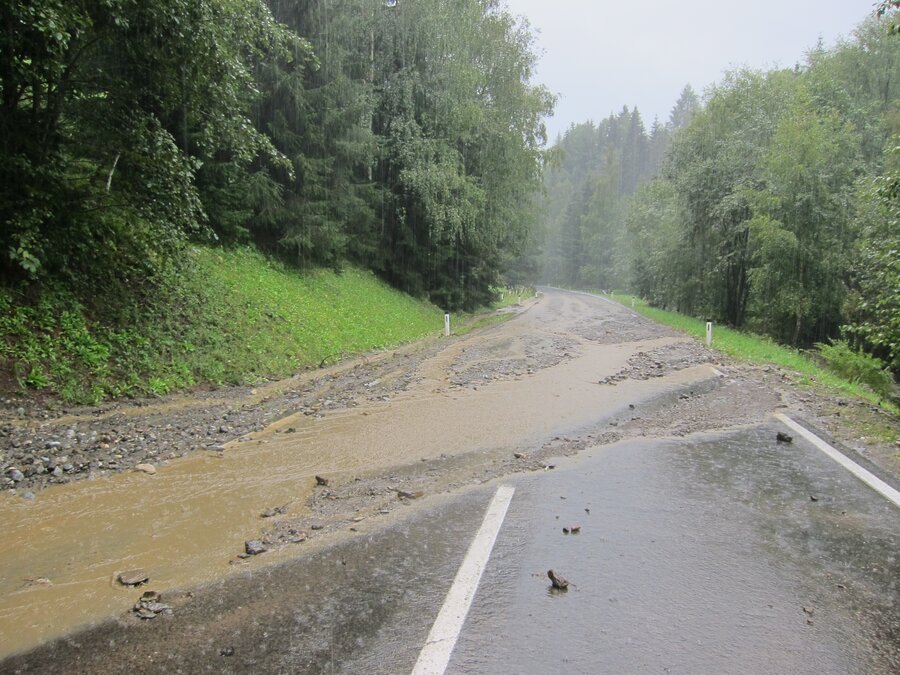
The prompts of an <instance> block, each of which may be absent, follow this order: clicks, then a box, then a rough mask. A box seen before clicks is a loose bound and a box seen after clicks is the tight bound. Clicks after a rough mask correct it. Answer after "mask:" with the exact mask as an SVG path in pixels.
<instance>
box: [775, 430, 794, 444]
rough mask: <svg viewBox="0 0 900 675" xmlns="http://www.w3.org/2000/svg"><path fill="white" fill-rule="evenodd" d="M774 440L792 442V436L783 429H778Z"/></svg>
mask: <svg viewBox="0 0 900 675" xmlns="http://www.w3.org/2000/svg"><path fill="white" fill-rule="evenodd" d="M775 440H776V441H778V442H779V443H793V442H794V437H793V436H791V435H790V434H786V433H784V432H783V431H779V432H778V433H777V434H775Z"/></svg>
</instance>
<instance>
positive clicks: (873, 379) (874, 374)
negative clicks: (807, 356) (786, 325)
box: [816, 340, 894, 399]
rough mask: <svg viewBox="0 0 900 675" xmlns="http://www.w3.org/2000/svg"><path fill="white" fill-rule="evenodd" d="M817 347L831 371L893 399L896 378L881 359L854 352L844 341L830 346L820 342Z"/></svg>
mask: <svg viewBox="0 0 900 675" xmlns="http://www.w3.org/2000/svg"><path fill="white" fill-rule="evenodd" d="M816 347H818V348H819V354H820V355H821V356H822V358H823V359H825V363H826V364H827V365H828V369H829V370H831V371H833V372H835V373H837V374H838V375H840V376H841V377H844V378H846V379H848V380H850V381H851V382H857V383H860V384H864V385H866V386H868V387H869V388H870V389H871V390H872V391H874V392H875V393H877V394H879V395H880V396H883V397H884V398H888V399H889V398H892V397H893V394H894V378H893V376H892V375H891V373H890V371H889V370H887V368H886V366H885V364H884V362H883V361H882V360H881V359H878V358H875V357H874V356H870V355H869V354H865V353H863V352H860V351H856V350H854V349H853V348H851V347H850V345H849V344H847V342H846V341H844V340H836V341H834V342H833V343H832V344H830V345H828V344H823V343H821V342H820V343H818V344H816Z"/></svg>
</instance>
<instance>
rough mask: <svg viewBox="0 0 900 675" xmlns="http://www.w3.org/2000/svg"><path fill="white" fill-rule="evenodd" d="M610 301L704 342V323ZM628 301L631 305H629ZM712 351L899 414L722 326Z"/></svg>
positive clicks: (804, 359) (808, 364) (810, 362)
mask: <svg viewBox="0 0 900 675" xmlns="http://www.w3.org/2000/svg"><path fill="white" fill-rule="evenodd" d="M611 297H612V299H614V300H616V301H617V302H620V303H621V304H623V305H625V306H626V307H633V308H634V310H635V311H636V312H638V313H640V314H643V315H644V316H646V317H648V318H650V319H653V320H654V321H658V322H659V323H662V324H665V325H667V326H672V327H673V328H676V329H677V330H680V331H683V332H685V333H687V334H688V335H691V336H693V337H695V338H697V339H698V340H700V341H703V342H705V341H706V322H705V321H701V320H699V319H694V318H692V317H689V316H685V315H683V314H678V313H676V312H670V311H666V310H663V309H658V308H656V307H651V306H650V305H648V304H647V303H646V302H644V301H643V300H641V299H640V298H636V297H633V296H630V295H626V294H624V293H614V294H612V296H611ZM632 301H634V304H633V305H632ZM712 346H713V349H716V350H717V351H720V352H722V353H723V354H726V355H727V356H730V357H732V358H734V359H736V360H738V361H743V362H745V363H752V364H759V365H765V364H771V365H775V366H780V367H782V368H785V369H787V370H789V371H792V372H794V373H796V375H795V377H794V381H795V382H797V383H798V384H801V385H813V384H820V385H824V386H825V387H826V388H827V389H829V390H831V391H832V392H834V393H841V394H844V395H849V396H856V397H859V398H862V399H864V400H866V401H869V402H870V403H874V404H876V405H878V406H880V407H881V408H883V409H884V410H887V411H888V412H891V413H893V414H894V415H898V414H900V409H898V407H897V406H896V405H894V404H893V403H891V402H890V401H888V400H886V399H885V398H884V397H883V396H881V395H880V394H877V393H876V392H874V391H872V390H871V389H870V388H869V387H866V386H865V385H863V384H860V383H859V382H853V381H850V380H848V379H845V378H843V377H840V376H839V375H837V374H835V373H833V372H832V371H830V370H828V369H827V368H825V367H823V366H822V365H821V364H820V363H819V362H818V361H817V360H816V359H814V358H813V357H811V356H810V355H808V354H806V353H804V352H801V351H798V350H796V349H791V348H789V347H784V346H782V345H779V344H777V343H776V342H773V341H772V340H770V339H768V338H765V337H762V336H759V335H753V334H750V333H744V332H741V331H737V330H734V329H731V328H727V327H725V326H718V325H717V326H714V328H713V344H712Z"/></svg>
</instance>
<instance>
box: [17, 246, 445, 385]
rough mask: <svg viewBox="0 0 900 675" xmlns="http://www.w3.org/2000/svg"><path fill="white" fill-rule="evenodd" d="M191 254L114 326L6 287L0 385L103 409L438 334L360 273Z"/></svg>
mask: <svg viewBox="0 0 900 675" xmlns="http://www.w3.org/2000/svg"><path fill="white" fill-rule="evenodd" d="M191 257H192V264H191V265H189V267H188V270H187V271H186V272H184V273H182V275H181V276H180V278H179V280H178V283H177V284H176V285H175V287H174V288H173V289H172V290H171V292H170V294H169V295H167V297H166V298H165V299H164V300H161V301H159V302H158V303H156V304H155V306H146V307H135V308H131V310H132V311H131V314H132V317H131V319H129V320H127V321H119V322H118V324H117V325H112V324H110V323H108V322H104V321H103V320H100V319H97V318H95V317H92V316H91V315H90V312H89V311H88V310H86V309H85V308H84V307H83V306H82V305H81V304H79V303H78V302H77V301H76V300H75V299H74V297H73V296H72V295H71V294H69V293H67V292H66V291H64V290H59V289H57V290H54V291H48V292H46V293H45V294H44V295H43V296H42V298H41V299H40V300H39V301H38V302H37V303H33V302H32V303H28V304H26V303H24V302H23V301H22V299H21V297H20V296H17V295H16V294H15V292H13V291H11V290H9V289H0V372H2V373H3V374H4V375H5V378H4V379H5V382H0V385H2V386H3V388H4V389H7V390H9V389H15V388H16V387H19V388H21V389H30V390H38V391H41V392H45V393H48V394H52V395H57V396H59V397H61V398H62V399H63V400H65V401H68V402H77V403H96V402H99V401H100V400H103V399H105V398H113V397H120V396H144V395H161V394H166V393H168V392H170V391H174V390H178V389H186V388H190V387H193V386H196V385H202V384H213V385H221V384H239V383H248V382H257V381H261V380H264V379H272V378H279V377H285V376H287V375H290V374H292V373H294V372H296V371H297V370H298V369H301V368H303V367H306V366H314V365H315V366H317V365H319V364H320V363H321V362H322V361H323V360H327V359H329V358H331V357H336V356H341V355H347V354H352V353H358V352H362V351H368V350H372V349H379V348H386V347H390V346H395V345H398V344H401V343H404V342H410V341H413V340H417V339H420V338H422V337H425V336H426V335H438V334H439V333H440V331H441V327H442V315H441V312H440V310H439V309H438V308H436V307H435V306H433V305H431V304H428V303H425V302H421V301H417V300H414V299H413V298H410V297H409V296H407V295H404V294H403V293H400V292H399V291H396V290H394V289H392V288H390V287H388V286H387V285H386V284H384V283H382V282H380V281H378V280H377V279H376V278H375V277H374V276H373V275H372V274H370V273H368V272H364V271H361V270H358V269H353V268H349V269H346V270H345V271H343V272H342V273H334V272H330V271H315V272H309V273H304V274H299V273H298V272H297V271H295V270H291V269H289V268H287V267H285V266H284V265H282V264H280V263H278V262H276V261H273V260H271V259H269V258H266V257H264V256H262V255H261V254H259V253H256V252H253V251H250V250H230V251H229V250H221V249H208V248H197V249H194V250H193V251H192V253H191Z"/></svg>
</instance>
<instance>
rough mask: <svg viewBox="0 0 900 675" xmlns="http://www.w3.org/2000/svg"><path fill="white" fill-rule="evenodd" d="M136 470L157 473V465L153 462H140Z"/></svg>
mask: <svg viewBox="0 0 900 675" xmlns="http://www.w3.org/2000/svg"><path fill="white" fill-rule="evenodd" d="M134 470H135V471H143V472H144V473H146V474H150V475H151V476H152V475H153V474H155V473H156V467H155V466H153V465H152V464H138V465H137V466H136V467H134Z"/></svg>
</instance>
